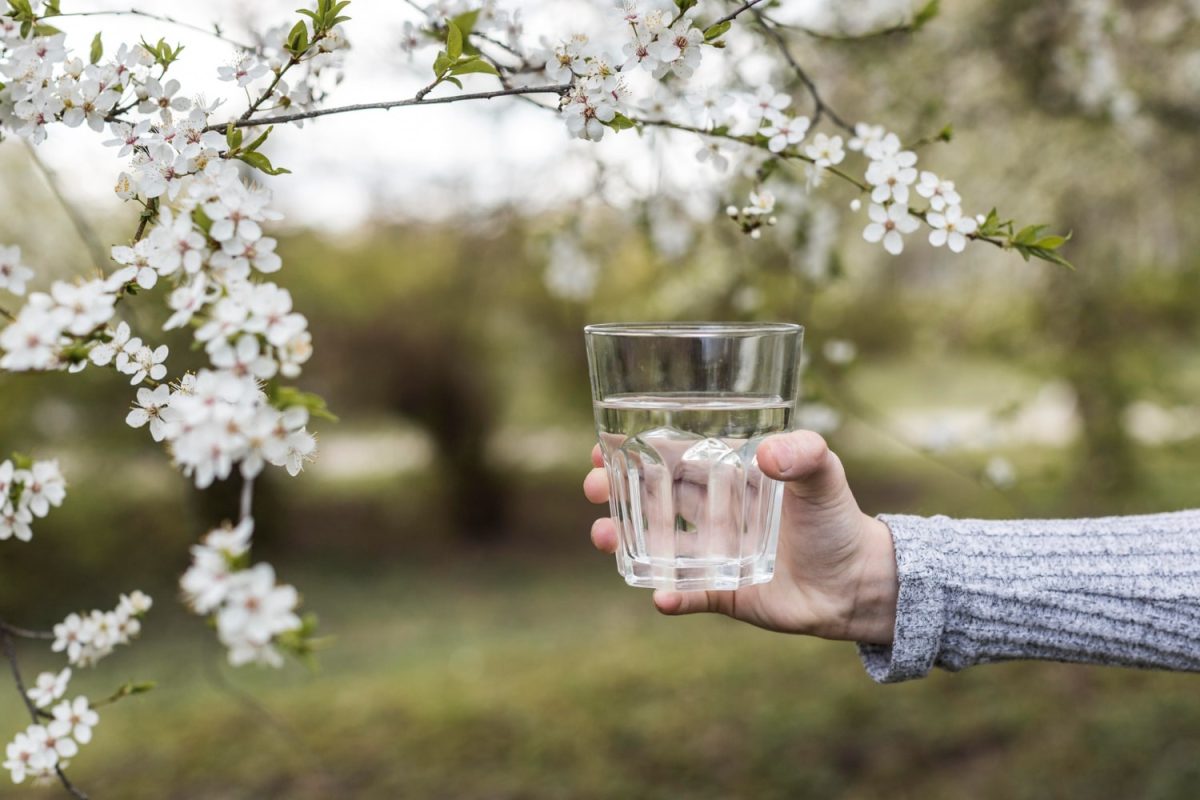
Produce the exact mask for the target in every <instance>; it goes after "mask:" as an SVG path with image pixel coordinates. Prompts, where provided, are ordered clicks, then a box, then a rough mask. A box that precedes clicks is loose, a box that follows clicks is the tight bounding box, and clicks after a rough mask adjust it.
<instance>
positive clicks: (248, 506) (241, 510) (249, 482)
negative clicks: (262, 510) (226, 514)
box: [238, 478, 254, 521]
mask: <svg viewBox="0 0 1200 800" xmlns="http://www.w3.org/2000/svg"><path fill="white" fill-rule="evenodd" d="M253 511H254V478H242V496H241V499H240V500H239V501H238V519H239V521H245V520H247V519H250V515H251V514H252V513H253Z"/></svg>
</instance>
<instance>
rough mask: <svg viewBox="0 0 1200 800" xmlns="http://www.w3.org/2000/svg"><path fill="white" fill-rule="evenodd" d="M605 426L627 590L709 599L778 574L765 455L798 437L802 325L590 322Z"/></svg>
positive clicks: (774, 511) (598, 411) (596, 403)
mask: <svg viewBox="0 0 1200 800" xmlns="http://www.w3.org/2000/svg"><path fill="white" fill-rule="evenodd" d="M584 332H585V335H586V338H587V351H588V366H589V368H590V373H591V381H592V406H593V409H594V411H595V416H596V432H597V435H598V437H599V440H600V449H601V451H602V452H603V454H604V466H605V469H606V471H607V473H608V481H609V489H610V500H609V507H610V509H611V512H612V518H613V521H614V522H615V523H616V526H617V531H618V533H619V542H618V545H617V569H618V570H619V571H620V573H621V575H623V576H624V577H625V581H626V582H627V583H629V584H630V585H631V586H644V587H651V588H663V589H674V590H677V591H699V590H704V589H737V588H738V587H741V586H748V585H750V584H755V583H765V582H767V581H769V580H770V579H771V576H772V575H773V574H774V571H775V549H776V544H777V542H778V540H779V516H780V509H781V506H782V499H783V484H781V483H779V482H778V481H775V480H772V479H770V478H767V477H765V476H764V475H763V474H762V472H761V471H760V470H759V468H758V459H757V458H756V451H757V450H758V446H759V444H760V443H762V441H763V439H765V438H766V437H767V436H770V435H771V434H775V433H780V432H782V431H787V430H790V429H791V425H792V417H793V412H794V410H795V404H796V391H797V372H798V367H799V365H798V361H799V355H800V349H801V341H802V337H803V333H804V329H803V328H801V327H800V326H799V325H793V324H790V323H715V322H713V323H710V322H697V323H634V324H603V325H589V326H587V327H586V328H585V329H584Z"/></svg>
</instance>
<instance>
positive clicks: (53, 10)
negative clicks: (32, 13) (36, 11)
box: [42, 0, 62, 17]
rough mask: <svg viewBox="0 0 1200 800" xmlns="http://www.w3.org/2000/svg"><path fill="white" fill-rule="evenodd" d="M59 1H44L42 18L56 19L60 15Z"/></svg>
mask: <svg viewBox="0 0 1200 800" xmlns="http://www.w3.org/2000/svg"><path fill="white" fill-rule="evenodd" d="M58 5H59V0H46V8H45V10H44V11H42V16H43V17H57V16H58V15H60V14H62V10H61V9H60V8H59V7H58Z"/></svg>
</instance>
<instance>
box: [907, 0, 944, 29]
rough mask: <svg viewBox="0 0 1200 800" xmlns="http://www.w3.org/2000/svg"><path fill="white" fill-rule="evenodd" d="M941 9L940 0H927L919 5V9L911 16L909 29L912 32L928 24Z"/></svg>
mask: <svg viewBox="0 0 1200 800" xmlns="http://www.w3.org/2000/svg"><path fill="white" fill-rule="evenodd" d="M941 10H942V9H941V0H929V2H928V3H926V4H925V5H923V6H921V10H920V11H918V12H917V13H916V15H915V16H914V17H913V21H912V25H911V26H910V29H911V30H912V31H914V32H915V31H919V30H921V28H924V27H925V26H926V25H928V24H929V23H930V22H931V21H932V20H933V19H934V17H936V16H937V15H938V13H939V12H940V11H941Z"/></svg>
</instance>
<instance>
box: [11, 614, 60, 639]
mask: <svg viewBox="0 0 1200 800" xmlns="http://www.w3.org/2000/svg"><path fill="white" fill-rule="evenodd" d="M0 631H2V632H4V633H7V634H9V635H10V636H15V637H17V638H18V639H47V640H49V639H53V638H54V633H53V632H51V631H33V630H29V629H28V628H19V627H17V626H16V625H12V624H10V623H8V622H5V621H4V620H2V619H0Z"/></svg>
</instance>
